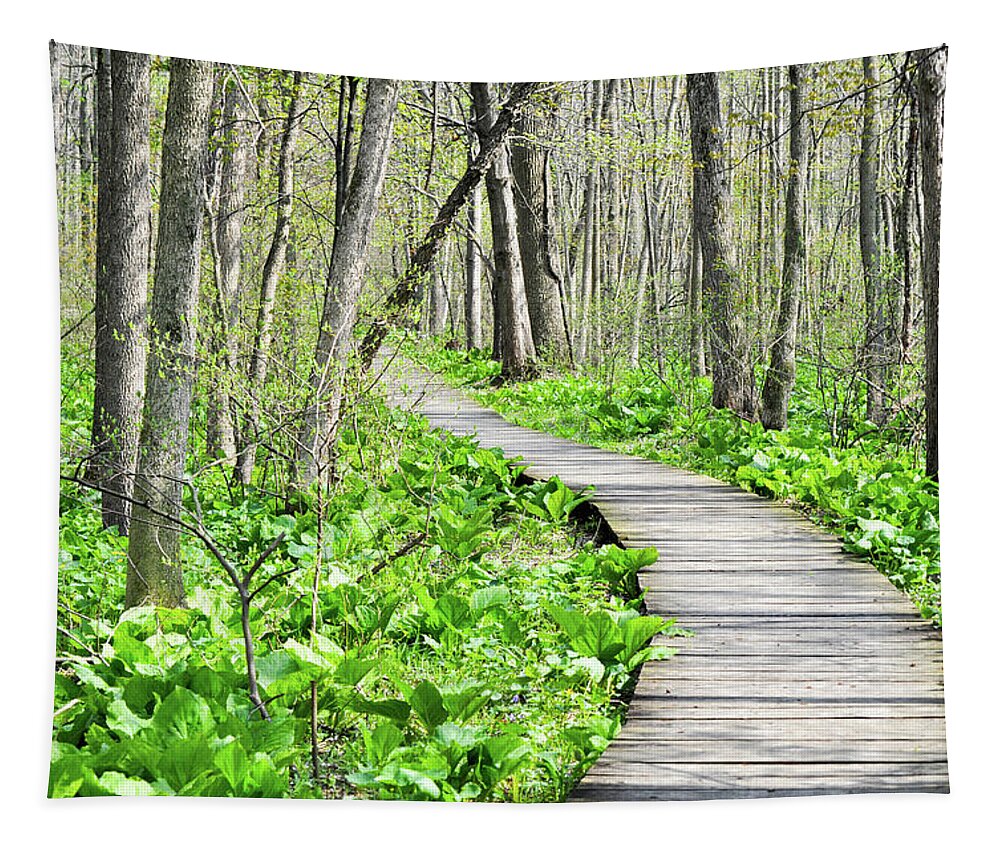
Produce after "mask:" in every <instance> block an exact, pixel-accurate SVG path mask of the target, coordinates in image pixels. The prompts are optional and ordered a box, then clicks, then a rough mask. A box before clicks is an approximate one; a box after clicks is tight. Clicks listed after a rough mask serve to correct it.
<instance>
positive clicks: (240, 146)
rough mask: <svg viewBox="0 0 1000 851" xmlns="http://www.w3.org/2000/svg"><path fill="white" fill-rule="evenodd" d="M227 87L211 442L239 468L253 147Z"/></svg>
mask: <svg viewBox="0 0 1000 851" xmlns="http://www.w3.org/2000/svg"><path fill="white" fill-rule="evenodd" d="M234 73H238V72H234ZM223 85H224V87H225V94H224V95H223V114H222V121H223V129H222V133H221V134H220V135H219V146H220V147H219V156H220V158H221V164H220V180H219V194H218V206H217V208H216V210H215V211H214V215H213V216H212V221H211V222H210V226H211V229H212V230H211V238H212V247H213V251H212V254H213V258H214V261H215V290H216V292H215V296H216V302H215V329H214V331H215V333H214V334H213V349H214V350H215V352H214V353H215V355H216V367H217V369H219V370H220V372H221V374H220V376H219V380H218V381H217V383H216V389H215V393H214V395H213V398H212V399H211V400H210V404H209V406H208V423H207V432H208V433H207V442H208V448H209V453H210V454H211V455H214V456H215V457H218V458H222V459H225V461H226V463H227V464H229V465H233V464H235V463H236V414H235V410H234V407H233V398H232V393H233V389H234V387H233V385H234V382H235V380H236V376H237V373H238V370H239V365H238V358H237V355H238V351H237V349H238V340H237V328H238V325H239V318H240V300H241V299H240V278H241V271H242V266H243V222H244V219H245V217H246V185H247V177H248V175H249V172H250V155H251V151H252V150H253V147H252V144H251V142H252V140H251V139H250V134H249V133H248V132H247V125H246V117H247V112H246V105H245V102H244V101H245V95H244V94H243V92H242V91H241V90H240V87H239V86H238V85H237V83H236V81H235V80H232V79H227V80H226V81H225V82H224V84H223Z"/></svg>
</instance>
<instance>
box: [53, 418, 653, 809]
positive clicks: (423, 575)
mask: <svg viewBox="0 0 1000 851" xmlns="http://www.w3.org/2000/svg"><path fill="white" fill-rule="evenodd" d="M359 428H360V431H359V432H358V433H357V434H353V433H352V434H350V436H348V437H345V440H344V443H343V444H342V450H343V454H342V456H341V457H342V460H343V461H344V463H343V464H342V467H341V470H340V472H341V479H340V481H339V482H338V486H337V489H336V491H335V492H332V493H328V494H327V495H326V497H325V499H324V517H323V523H322V525H321V526H320V524H318V522H317V505H316V503H315V498H316V495H315V494H307V495H305V497H304V500H303V502H302V504H300V505H299V506H297V507H296V510H295V513H289V512H288V511H287V510H286V509H285V507H284V506H283V505H281V504H280V503H278V504H276V503H275V502H274V500H273V498H271V497H269V496H268V495H267V494H265V493H263V492H260V491H257V490H255V489H252V488H251V489H247V490H246V492H245V493H244V494H242V495H241V496H238V497H236V498H234V495H233V494H231V493H230V492H229V490H228V487H227V485H226V483H225V480H224V479H223V478H222V477H221V476H218V477H216V476H214V474H213V473H212V472H209V473H208V474H206V475H203V476H201V477H200V479H199V482H198V485H199V492H200V500H199V502H200V506H201V510H202V513H203V519H204V523H205V525H206V527H207V528H209V529H210V530H211V532H212V535H213V537H214V538H215V539H216V540H217V541H218V542H219V545H220V546H221V547H223V548H224V549H225V550H226V551H227V552H228V553H232V554H233V555H234V557H235V558H238V560H240V562H241V563H242V564H251V563H253V561H254V560H255V559H256V558H257V557H258V556H259V554H260V553H261V552H262V551H263V550H264V549H265V548H267V546H268V545H269V544H270V543H271V542H272V541H273V540H274V539H275V538H276V537H278V535H280V534H284V536H285V537H284V539H283V541H282V543H281V545H280V546H279V547H278V548H277V549H276V550H275V551H274V553H273V555H272V556H271V557H270V558H269V560H268V563H267V564H266V565H265V566H264V567H263V568H262V570H261V575H260V577H259V580H258V581H259V582H265V581H266V580H267V579H268V578H270V577H277V576H278V574H279V573H283V572H285V571H290V572H289V573H288V574H287V575H286V576H282V577H281V579H280V581H275V582H271V583H270V584H268V585H267V586H266V588H265V589H264V591H263V592H262V593H261V594H260V595H259V596H258V597H257V598H256V599H255V600H254V605H253V609H252V612H251V621H250V623H251V629H252V631H253V634H254V638H255V647H256V651H257V658H256V668H257V679H258V686H259V688H260V691H261V697H262V699H263V700H264V702H265V704H266V706H267V710H268V713H269V714H270V716H271V721H270V722H267V721H264V720H262V719H261V718H260V717H259V714H258V713H256V712H255V711H254V710H253V706H252V703H251V701H250V698H249V695H248V692H247V679H246V669H245V662H244V656H243V635H242V623H241V621H240V613H239V607H238V605H237V601H236V599H235V594H234V592H233V590H232V587H231V586H230V585H229V584H228V583H227V582H226V581H225V578H224V577H223V576H221V575H220V571H219V568H218V566H217V565H216V564H215V563H214V562H213V560H212V558H211V557H210V555H209V554H208V553H206V552H205V551H204V548H203V546H202V545H201V544H200V543H199V542H198V541H197V540H195V539H192V538H190V537H188V538H185V539H183V542H182V543H183V557H184V564H185V581H186V583H187V604H188V608H186V609H179V610H171V609H153V608H141V609H132V610H129V611H126V612H124V613H123V614H122V613H121V607H122V598H123V594H124V572H125V555H126V550H127V541H126V540H125V539H124V538H121V537H119V536H118V535H117V534H115V533H114V531H113V530H112V531H103V530H102V529H101V528H100V517H99V503H98V501H97V500H96V499H95V497H94V495H93V494H91V493H88V492H82V491H79V490H77V489H76V488H74V487H71V486H69V485H64V489H63V494H62V522H61V529H60V572H59V600H60V627H61V631H60V633H59V638H58V652H59V656H60V659H61V660H64V661H62V662H61V663H60V667H59V670H58V673H57V677H56V715H55V720H54V730H53V739H54V742H53V756H52V768H51V776H50V789H49V792H50V795H52V796H56V797H65V796H75V795H109V794H125V795H147V794H149V795H165V794H179V795H215V796H288V795H294V796H299V797H310V796H319V795H329V794H345V793H346V794H349V795H356V796H371V797H377V798H410V799H414V798H415V799H433V800H503V799H508V800H521V801H544V800H559V799H561V798H562V797H564V796H565V794H566V793H567V791H568V790H569V789H570V788H571V786H572V783H573V782H574V780H575V778H578V777H579V776H580V775H581V773H582V771H583V767H584V765H585V764H586V762H587V760H588V759H591V758H596V757H595V754H596V753H597V752H598V750H597V749H596V744H595V743H597V742H598V741H601V739H600V736H599V732H600V731H602V730H603V731H604V732H609V731H611V730H614V729H617V726H618V724H619V721H618V716H619V714H620V712H621V709H620V706H619V704H617V703H616V702H615V701H614V697H615V695H616V694H617V693H618V691H619V690H620V689H621V688H622V687H623V686H624V685H625V683H626V681H627V679H628V677H629V674H630V673H631V672H632V671H634V670H635V668H636V666H637V665H639V664H641V663H642V662H643V661H645V660H646V659H648V658H652V657H654V656H659V655H662V652H663V651H662V649H661V648H651V647H648V646H646V645H647V644H648V642H649V639H650V638H651V637H652V635H653V634H654V633H656V632H660V631H663V630H669V625H668V624H666V623H664V622H662V621H660V620H659V619H652V620H650V619H645V618H642V617H640V616H639V615H638V613H637V611H636V607H637V606H638V605H639V600H638V599H637V598H634V597H633V596H632V594H631V592H632V591H637V583H636V582H635V574H636V572H637V571H638V569H639V568H640V567H641V566H643V565H645V564H648V563H650V561H651V560H655V558H656V554H655V551H625V550H621V549H620V548H618V547H611V546H605V547H601V548H599V549H595V548H593V547H591V546H587V547H585V548H583V549H582V550H579V549H575V548H574V547H573V545H572V541H571V534H570V530H569V529H568V528H567V524H568V522H569V517H570V514H571V513H572V512H573V509H574V508H576V507H577V506H578V505H579V504H580V503H581V502H583V500H584V497H583V496H582V495H580V494H576V493H574V492H573V491H572V490H571V489H569V488H567V487H566V486H565V485H564V484H563V483H562V482H559V481H558V480H552V481H548V482H530V481H527V480H524V479H521V478H519V473H520V470H521V467H520V466H519V465H518V464H517V463H516V462H511V461H509V460H507V459H505V458H504V457H503V455H502V454H501V453H500V452H499V451H496V450H485V449H482V448H480V447H478V446H477V445H476V444H475V443H474V442H473V441H472V440H470V439H467V438H458V437H453V436H450V435H447V434H443V433H439V432H431V431H429V430H428V428H427V426H426V424H425V423H423V422H422V421H421V420H419V419H417V418H414V417H408V416H402V415H397V414H395V413H392V412H389V411H386V410H385V409H382V408H380V407H376V406H372V408H371V410H369V411H368V412H367V415H366V417H365V419H364V420H363V421H362V422H361V423H360V426H359ZM359 437H360V442H361V444H363V446H364V449H365V460H364V463H363V462H362V459H361V455H360V453H357V452H356V450H357V448H358V446H359V440H358V438H359ZM213 469H215V468H213ZM189 507H191V508H193V506H189ZM414 539H417V540H419V545H416V546H414V547H412V548H411V549H409V550H406V551H405V552H403V549H404V547H403V545H404V544H405V543H407V542H408V541H412V540H414ZM394 553H402V554H399V555H395V556H394V555H393V554H394ZM377 564H383V568H384V569H380V570H379V571H378V572H377V573H375V574H373V573H372V570H373V567H374V566H375V565H377ZM317 565H319V570H320V575H319V584H318V592H317V595H316V604H317V614H318V622H319V626H318V628H317V630H316V631H315V632H314V631H313V630H312V628H311V623H312V612H311V610H312V605H311V599H312V586H313V581H314V571H315V570H316V569H317ZM563 612H574V613H579V614H580V616H581V617H586V618H592V619H593V622H594V623H595V624H607V623H610V624H611V625H612V628H611V630H610V635H611V636H612V637H615V639H614V640H615V642H616V646H615V647H614V648H611V647H609V646H607V645H604V644H600V642H599V641H597V639H595V638H593V637H592V636H591V637H590V638H588V637H587V636H590V633H587V634H586V635H579V636H570V635H569V634H568V633H567V632H566V630H565V628H564V627H563V626H562V625H561V620H560V619H563V620H565V616H564V615H562V614H559V613H563ZM654 621H655V623H654ZM609 640H610V639H609ZM588 641H590V642H592V643H593V642H595V641H597V643H596V644H594V646H593V647H591V646H590V645H589V644H588V643H587V642H588ZM617 644H620V645H621V646H620V647H618V646H617ZM611 649H614V650H615V652H613V653H612V652H611ZM313 684H315V687H316V692H317V698H318V699H317V709H318V720H319V724H320V730H321V734H322V737H321V741H320V751H321V754H320V760H321V764H322V767H323V768H322V771H321V776H320V779H319V782H315V781H313V780H312V779H311V760H310V742H309V734H308V726H309V724H308V719H309V717H310V714H311V694H312V688H313ZM576 729H592V730H594V731H598V732H594V733H592V735H591V739H590V740H587V741H584V740H583V739H581V738H580V735H582V734H580V735H577V734H574V733H568V732H567V731H571V730H576ZM327 777H338V778H346V779H342V780H341V781H338V783H337V785H336V786H335V787H333V788H332V789H331V785H330V784H331V781H330V780H327V779H326V778H327Z"/></svg>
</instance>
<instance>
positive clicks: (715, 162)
mask: <svg viewBox="0 0 1000 851" xmlns="http://www.w3.org/2000/svg"><path fill="white" fill-rule="evenodd" d="M687 84H688V90H687V95H688V108H689V110H690V113H691V154H692V158H693V160H694V188H693V209H694V225H695V229H696V230H697V233H698V239H699V243H700V245H701V252H702V270H703V272H702V289H703V293H704V307H705V313H706V317H705V319H706V324H707V328H708V339H709V349H710V352H711V356H712V404H713V405H714V406H715V407H716V408H729V409H730V410H733V411H735V412H737V413H738V414H740V415H741V416H743V417H745V418H748V419H750V418H753V416H754V414H755V409H756V402H757V399H756V395H757V394H756V387H755V385H754V380H753V370H752V368H751V364H750V358H749V351H748V345H747V339H746V333H745V330H744V328H743V324H742V322H741V319H740V314H741V312H742V311H743V309H744V308H745V298H744V297H743V293H742V292H741V288H740V285H739V279H738V277H737V275H736V272H735V270H734V268H733V265H732V260H731V257H732V246H731V230H732V227H731V223H730V219H731V209H730V208H731V197H730V190H729V176H728V163H727V160H726V157H725V153H724V151H723V139H724V131H723V124H722V115H721V112H722V110H721V106H720V102H719V80H718V75H716V74H689V75H688V77H687Z"/></svg>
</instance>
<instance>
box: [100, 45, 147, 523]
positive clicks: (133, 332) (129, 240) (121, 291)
mask: <svg viewBox="0 0 1000 851" xmlns="http://www.w3.org/2000/svg"><path fill="white" fill-rule="evenodd" d="M98 62H99V68H98V98H99V104H98V156H99V169H100V171H99V177H98V179H99V181H100V184H99V190H98V221H97V262H96V299H95V357H94V375H95V388H94V417H93V430H92V440H93V450H92V451H93V457H92V459H91V462H90V467H89V470H88V477H89V478H90V479H91V480H93V481H94V483H95V484H97V485H99V486H101V487H102V488H105V489H106V490H104V491H102V496H101V514H102V518H103V521H104V525H105V526H113V525H117V526H118V528H119V531H121V532H122V533H123V534H124V533H126V532H127V531H128V528H129V518H130V515H131V508H130V504H129V503H128V500H127V498H128V497H129V496H131V494H132V492H133V485H134V479H133V476H134V473H135V468H136V459H137V453H138V449H139V429H140V426H141V423H142V405H143V402H142V394H143V385H144V380H145V374H146V291H147V271H148V264H149V216H150V194H149V67H150V60H149V57H148V56H146V55H144V54H138V53H123V52H121V51H110V52H108V51H103V50H102V51H101V53H100V55H99V59H98ZM111 492H117V493H120V494H122V495H123V496H124V497H125V498H124V499H123V498H121V497H118V496H114V495H113V494H112V493H111Z"/></svg>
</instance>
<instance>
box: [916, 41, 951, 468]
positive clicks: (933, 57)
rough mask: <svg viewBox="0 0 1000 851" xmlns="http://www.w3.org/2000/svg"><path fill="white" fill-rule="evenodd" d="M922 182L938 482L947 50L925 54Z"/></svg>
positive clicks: (930, 432)
mask: <svg viewBox="0 0 1000 851" xmlns="http://www.w3.org/2000/svg"><path fill="white" fill-rule="evenodd" d="M919 59H920V74H919V78H918V86H917V96H918V99H919V104H920V135H921V140H922V143H921V147H922V154H923V156H922V158H921V166H922V169H921V183H922V186H923V195H924V238H923V268H922V274H923V282H924V325H925V334H924V348H925V355H924V357H925V367H924V370H925V384H924V387H925V394H926V402H925V404H926V408H927V462H926V472H927V475H928V476H929V477H930V478H932V479H934V480H935V481H937V479H938V285H939V276H940V263H941V152H942V142H943V137H944V90H945V68H946V67H947V64H948V48H947V47H939V48H936V49H932V50H924V51H921V53H920V55H919Z"/></svg>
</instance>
